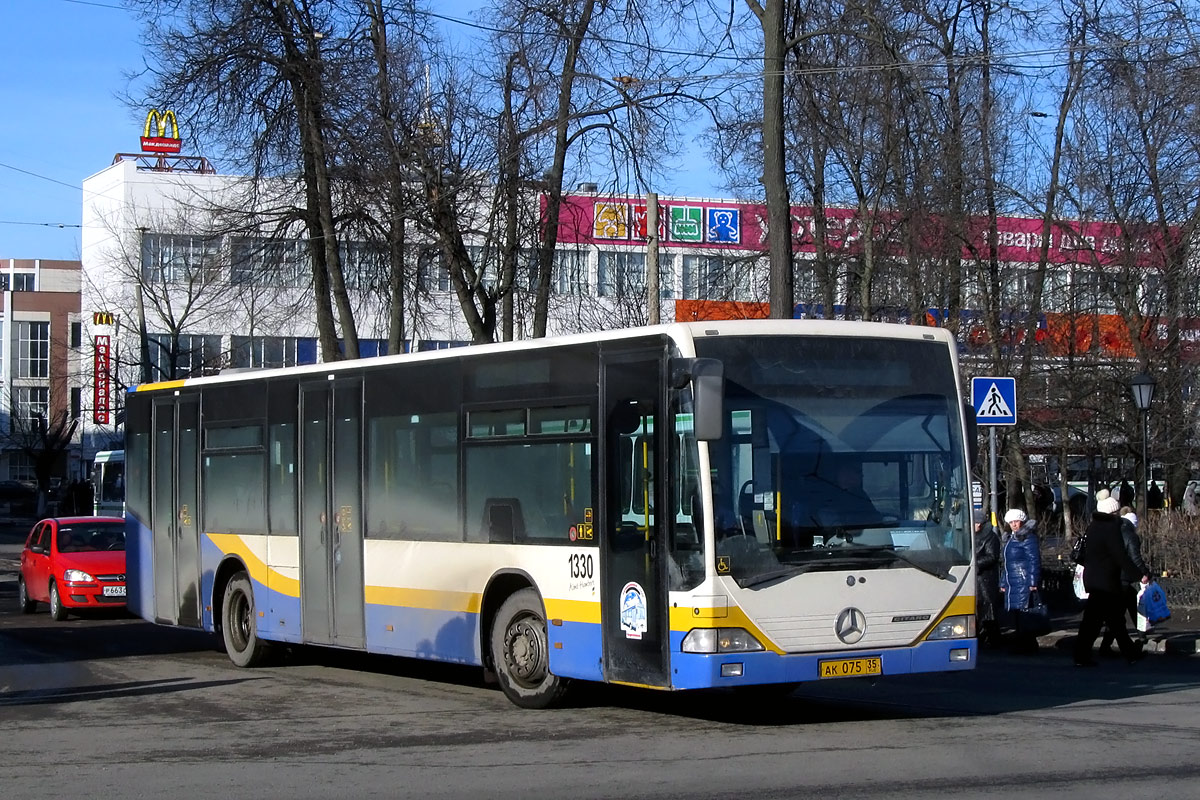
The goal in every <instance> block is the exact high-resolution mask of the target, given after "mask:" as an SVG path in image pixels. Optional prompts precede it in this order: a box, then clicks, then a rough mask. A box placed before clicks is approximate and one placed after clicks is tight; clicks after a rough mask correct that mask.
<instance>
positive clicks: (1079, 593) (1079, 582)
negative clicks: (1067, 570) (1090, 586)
mask: <svg viewBox="0 0 1200 800" xmlns="http://www.w3.org/2000/svg"><path fill="white" fill-rule="evenodd" d="M1071 588H1072V589H1074V590H1075V596H1076V597H1078V598H1079V599H1080V600H1087V599H1088V590H1087V589H1085V588H1084V586H1083V564H1076V565H1075V577H1074V578H1072V579H1071Z"/></svg>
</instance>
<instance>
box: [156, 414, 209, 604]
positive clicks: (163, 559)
mask: <svg viewBox="0 0 1200 800" xmlns="http://www.w3.org/2000/svg"><path fill="white" fill-rule="evenodd" d="M153 447H154V451H153V454H152V457H151V463H152V464H153V465H154V494H153V496H152V497H151V515H152V520H153V525H154V616H155V619H157V620H158V621H159V622H162V623H167V624H171V625H183V626H186V627H199V626H200V535H199V530H200V527H199V520H198V519H197V517H198V515H199V511H200V509H199V502H198V501H199V497H198V493H197V492H198V486H197V478H198V475H199V463H200V461H199V456H200V403H199V402H198V400H197V399H196V398H195V397H179V398H167V399H162V400H156V401H155V403H154V439H153Z"/></svg>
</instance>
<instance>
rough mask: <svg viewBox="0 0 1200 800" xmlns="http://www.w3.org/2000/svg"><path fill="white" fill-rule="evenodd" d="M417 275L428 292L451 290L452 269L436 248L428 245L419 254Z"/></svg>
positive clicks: (422, 286)
mask: <svg viewBox="0 0 1200 800" xmlns="http://www.w3.org/2000/svg"><path fill="white" fill-rule="evenodd" d="M417 276H418V279H419V280H420V283H421V288H422V289H424V290H425V291H427V292H448V291H450V269H449V268H448V267H447V266H446V263H445V261H444V260H443V259H442V258H441V254H440V253H439V252H438V251H437V250H436V249H435V248H432V247H426V248H424V249H422V250H421V253H420V255H418V256H417Z"/></svg>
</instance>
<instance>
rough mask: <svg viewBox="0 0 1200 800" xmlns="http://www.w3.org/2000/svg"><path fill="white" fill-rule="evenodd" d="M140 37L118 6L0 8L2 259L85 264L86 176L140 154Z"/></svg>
mask: <svg viewBox="0 0 1200 800" xmlns="http://www.w3.org/2000/svg"><path fill="white" fill-rule="evenodd" d="M137 30H138V28H137V25H136V23H135V20H134V18H133V16H132V15H131V14H130V13H129V12H128V11H126V10H125V9H124V8H122V7H121V5H120V3H119V2H118V0H94V2H92V1H89V2H83V1H82V0H80V1H79V2H67V0H3V2H2V3H0V52H2V53H4V59H3V61H2V63H0V108H3V109H4V111H3V114H2V115H0V257H2V258H58V259H77V258H79V220H80V216H81V212H82V208H81V207H82V200H81V198H82V189H81V188H80V185H81V184H82V182H83V179H84V178H86V177H87V176H88V175H91V174H93V173H96V172H99V171H100V170H102V169H104V168H105V167H106V166H108V165H109V164H111V163H112V159H113V156H114V155H115V154H116V153H119V152H130V151H136V150H139V149H140V146H139V139H138V137H139V136H141V133H142V131H141V127H142V124H143V123H144V118H145V114H144V112H143V113H142V114H140V115H139V114H137V113H135V112H133V111H131V110H130V109H128V108H127V107H126V106H125V105H124V104H123V103H121V101H120V100H118V99H117V94H118V93H119V92H120V91H122V90H123V89H124V88H125V86H126V81H125V78H124V77H123V74H122V73H123V71H125V70H132V69H136V68H137V66H138V65H139V64H140V58H139V56H138V52H137ZM138 116H141V117H142V119H141V120H138V119H136V117H138ZM28 173H33V174H28ZM60 225H61V226H64V227H59V226H60Z"/></svg>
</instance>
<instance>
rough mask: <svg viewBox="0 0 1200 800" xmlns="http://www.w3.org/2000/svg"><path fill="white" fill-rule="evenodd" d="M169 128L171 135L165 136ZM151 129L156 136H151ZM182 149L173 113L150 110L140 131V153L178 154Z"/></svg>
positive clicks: (177, 125)
mask: <svg viewBox="0 0 1200 800" xmlns="http://www.w3.org/2000/svg"><path fill="white" fill-rule="evenodd" d="M168 126H170V131H171V135H170V136H167V127H168ZM152 128H153V130H154V132H155V133H156V134H158V135H157V136H151V135H150V132H151V129H152ZM182 148H183V139H180V138H179V123H178V122H177V121H176V119H175V112H174V111H159V110H158V109H157V108H152V109H150V113H149V114H147V115H146V127H145V129H144V130H143V131H142V151H143V152H146V153H178V152H179V151H180V150H181V149H182Z"/></svg>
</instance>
